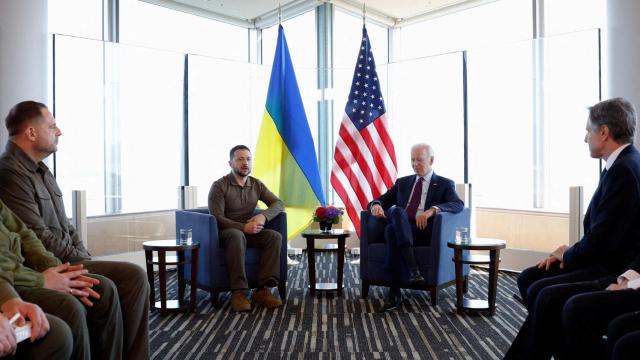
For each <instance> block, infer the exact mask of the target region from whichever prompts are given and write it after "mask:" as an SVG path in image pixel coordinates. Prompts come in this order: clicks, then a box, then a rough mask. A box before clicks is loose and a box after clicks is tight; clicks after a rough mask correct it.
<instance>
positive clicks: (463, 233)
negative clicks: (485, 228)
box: [456, 226, 469, 243]
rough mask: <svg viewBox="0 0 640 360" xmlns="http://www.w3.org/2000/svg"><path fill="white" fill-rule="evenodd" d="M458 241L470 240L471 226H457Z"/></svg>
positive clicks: (465, 241)
mask: <svg viewBox="0 0 640 360" xmlns="http://www.w3.org/2000/svg"><path fill="white" fill-rule="evenodd" d="M456 242H459V243H467V242H469V228H468V227H466V226H458V227H456Z"/></svg>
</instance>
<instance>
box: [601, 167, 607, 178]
mask: <svg viewBox="0 0 640 360" xmlns="http://www.w3.org/2000/svg"><path fill="white" fill-rule="evenodd" d="M605 175H607V168H604V170H602V172H601V173H600V181H602V179H604V176H605Z"/></svg>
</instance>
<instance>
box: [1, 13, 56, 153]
mask: <svg viewBox="0 0 640 360" xmlns="http://www.w3.org/2000/svg"><path fill="white" fill-rule="evenodd" d="M23 100H36V101H40V102H43V103H46V101H47V1H45V0H2V1H0V119H1V125H0V149H4V144H5V143H6V141H7V130H6V129H5V126H4V118H5V117H6V116H7V113H8V112H9V110H10V109H11V107H12V106H13V105H15V104H16V103H18V102H20V101H23Z"/></svg>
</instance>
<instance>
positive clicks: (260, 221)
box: [248, 214, 267, 226]
mask: <svg viewBox="0 0 640 360" xmlns="http://www.w3.org/2000/svg"><path fill="white" fill-rule="evenodd" d="M248 221H249V222H251V221H253V222H257V223H258V224H260V225H262V226H264V224H266V223H267V217H266V216H264V215H262V214H256V215H255V216H254V217H252V218H251V219H249V220H248Z"/></svg>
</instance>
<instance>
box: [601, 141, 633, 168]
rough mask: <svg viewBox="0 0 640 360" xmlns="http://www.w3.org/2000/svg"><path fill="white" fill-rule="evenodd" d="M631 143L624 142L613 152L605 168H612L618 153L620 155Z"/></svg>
mask: <svg viewBox="0 0 640 360" xmlns="http://www.w3.org/2000/svg"><path fill="white" fill-rule="evenodd" d="M629 145H631V144H624V145H622V146H620V147H619V148H617V149H615V150H614V151H613V152H612V153H611V155H609V157H608V158H607V163H606V164H605V165H604V168H605V169H607V170H609V169H611V167H612V166H613V163H614V162H615V161H616V159H617V158H618V155H620V153H621V152H622V150H624V149H625V148H626V147H627V146H629Z"/></svg>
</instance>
